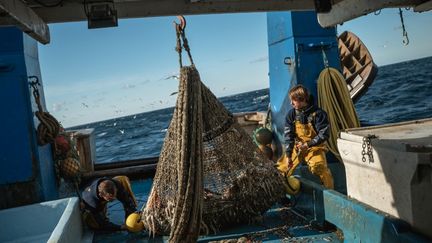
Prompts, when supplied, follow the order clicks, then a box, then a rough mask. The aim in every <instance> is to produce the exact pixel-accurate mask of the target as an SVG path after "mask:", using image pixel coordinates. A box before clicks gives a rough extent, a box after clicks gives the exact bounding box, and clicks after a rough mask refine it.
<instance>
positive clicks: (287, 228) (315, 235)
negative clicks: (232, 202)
mask: <svg viewBox="0 0 432 243" xmlns="http://www.w3.org/2000/svg"><path fill="white" fill-rule="evenodd" d="M152 182H153V180H152V179H144V180H135V181H132V189H133V191H134V192H135V195H136V198H137V200H138V204H139V206H138V209H140V208H141V207H143V205H144V206H145V203H146V202H147V199H148V195H149V193H150V189H151V186H152ZM108 207H109V210H108V217H109V218H110V220H111V221H112V222H115V223H118V224H121V223H123V222H124V218H123V217H124V212H123V209H122V205H121V203H120V202H119V201H114V202H112V203H110V204H109V205H108ZM167 240H168V236H156V237H154V238H153V237H151V236H149V233H148V231H143V232H140V233H128V232H114V233H101V232H100V233H95V234H94V239H93V242H165V241H167ZM237 240H239V242H256V241H260V242H281V241H284V242H342V241H343V240H342V239H341V235H340V233H339V231H320V230H318V229H316V228H314V227H312V226H311V224H310V223H309V222H307V221H306V220H305V219H304V218H302V217H301V216H300V215H298V214H296V213H295V211H293V210H292V209H291V208H290V207H285V206H281V205H275V207H273V208H272V209H270V210H269V211H268V212H267V213H266V214H265V215H264V216H263V217H262V218H261V219H259V220H257V222H255V223H251V224H243V225H234V226H230V227H227V229H225V230H224V231H222V232H220V233H218V234H215V235H209V236H202V237H200V238H199V240H198V241H199V242H211V241H223V242H237Z"/></svg>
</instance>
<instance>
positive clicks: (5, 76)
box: [0, 27, 58, 208]
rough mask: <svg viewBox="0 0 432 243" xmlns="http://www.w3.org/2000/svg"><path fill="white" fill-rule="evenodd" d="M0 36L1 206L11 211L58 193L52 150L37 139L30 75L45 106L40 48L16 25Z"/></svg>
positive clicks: (35, 106) (1, 32)
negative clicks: (0, 113) (34, 80)
mask: <svg viewBox="0 0 432 243" xmlns="http://www.w3.org/2000/svg"><path fill="white" fill-rule="evenodd" d="M0 36H1V37H2V38H0V84H1V89H0V111H1V112H2V116H1V118H2V119H0V127H2V128H3V129H2V136H1V137H0V193H1V195H2V197H1V199H0V208H9V207H14V206H19V205H25V204H30V203H35V202H39V201H44V200H50V199H55V198H57V196H58V190H57V187H56V179H55V172H54V164H53V160H52V156H51V147H50V145H45V146H38V145H37V141H36V128H37V125H38V122H39V121H38V119H37V118H36V117H35V116H34V111H36V110H37V105H36V103H35V101H34V98H33V96H32V90H31V88H30V85H29V82H28V77H29V76H37V77H38V79H39V82H40V86H38V89H39V93H40V97H41V103H42V106H45V101H44V95H43V86H42V80H41V75H40V67H39V60H38V50H37V48H38V47H37V45H38V44H37V42H36V41H35V40H34V39H32V38H31V37H29V36H28V35H26V34H25V33H23V32H22V31H20V30H19V29H17V28H15V27H3V28H0ZM44 109H45V110H44V111H46V108H45V107H44Z"/></svg>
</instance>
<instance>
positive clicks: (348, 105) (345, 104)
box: [318, 68, 360, 160]
mask: <svg viewBox="0 0 432 243" xmlns="http://www.w3.org/2000/svg"><path fill="white" fill-rule="evenodd" d="M318 106H319V107H321V108H322V109H323V110H325V111H326V112H327V114H328V119H329V122H330V138H329V140H328V145H329V149H330V151H331V152H332V153H333V154H334V155H335V156H336V157H337V158H338V159H339V160H341V158H340V155H339V151H338V149H337V143H336V140H337V138H338V136H339V132H340V131H342V130H344V129H347V128H353V127H360V122H359V119H358V117H357V113H356V111H355V108H354V104H353V102H352V100H351V97H350V94H349V91H348V88H347V84H346V82H345V78H344V77H343V76H342V74H341V73H340V72H339V71H338V70H336V69H334V68H325V69H324V70H323V71H321V73H320V75H319V78H318Z"/></svg>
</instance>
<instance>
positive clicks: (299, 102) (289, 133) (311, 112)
mask: <svg viewBox="0 0 432 243" xmlns="http://www.w3.org/2000/svg"><path fill="white" fill-rule="evenodd" d="M289 98H290V100H291V105H292V107H293V109H291V110H290V111H289V112H288V114H287V116H286V119H285V130H284V137H285V154H286V156H284V157H285V158H284V159H282V160H280V161H279V162H278V169H279V170H280V171H281V172H282V173H284V174H285V175H286V176H290V175H292V174H293V172H294V170H295V169H296V167H297V166H298V165H299V164H300V162H305V163H306V164H307V165H308V167H309V170H310V171H311V172H312V174H314V175H316V176H318V177H319V178H320V180H321V182H322V184H323V185H324V187H326V188H329V189H333V187H334V185H333V176H332V174H331V172H330V170H329V169H328V167H327V160H326V156H325V153H326V152H327V147H326V141H327V139H328V138H329V122H328V120H327V113H326V112H325V111H324V110H322V109H320V108H318V107H317V106H315V105H313V102H312V101H311V96H310V95H309V92H308V90H307V89H306V88H305V87H304V86H302V85H296V86H294V87H293V88H292V89H291V90H290V91H289Z"/></svg>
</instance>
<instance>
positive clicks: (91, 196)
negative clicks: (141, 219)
mask: <svg viewBox="0 0 432 243" xmlns="http://www.w3.org/2000/svg"><path fill="white" fill-rule="evenodd" d="M103 180H111V181H112V182H114V184H115V185H116V187H117V200H119V201H120V202H121V203H122V204H123V208H124V211H125V219H126V218H127V216H129V215H130V214H131V213H133V212H135V211H137V209H136V207H135V204H134V201H133V198H132V197H131V195H130V194H129V193H128V192H127V190H126V189H125V188H124V187H123V185H122V184H121V183H120V182H118V181H116V180H114V179H110V178H100V179H97V180H94V181H93V182H92V183H91V184H90V185H89V186H87V187H86V188H85V189H84V191H83V192H82V195H81V199H82V202H83V203H84V205H85V208H84V210H87V211H88V212H90V213H91V214H92V215H93V217H94V218H95V220H96V222H97V223H98V224H99V226H100V230H107V231H115V230H120V229H121V226H120V225H117V224H114V223H111V222H110V221H109V219H108V218H107V216H106V206H107V203H108V202H107V201H105V200H104V199H103V198H100V197H99V193H98V186H99V184H100V183H101V182H102V181H103Z"/></svg>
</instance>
